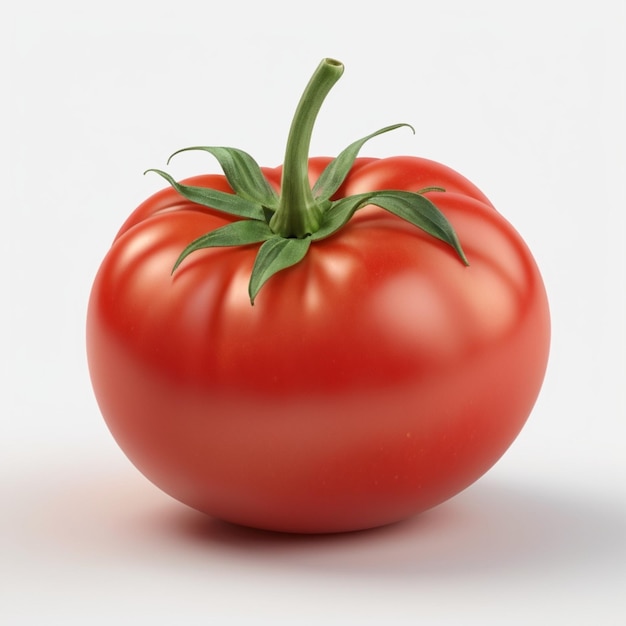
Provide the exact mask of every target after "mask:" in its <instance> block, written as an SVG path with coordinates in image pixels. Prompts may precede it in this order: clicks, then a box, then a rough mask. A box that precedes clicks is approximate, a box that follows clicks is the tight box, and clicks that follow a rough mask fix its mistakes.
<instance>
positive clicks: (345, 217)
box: [311, 193, 372, 241]
mask: <svg viewBox="0 0 626 626" xmlns="http://www.w3.org/2000/svg"><path fill="white" fill-rule="evenodd" d="M371 196H372V194H371V193H362V194H358V195H355V196H348V197H347V198H342V199H341V200H337V201H336V202H333V203H332V205H331V207H330V208H329V209H328V210H327V211H326V212H325V213H323V214H322V223H321V225H320V227H319V229H318V230H317V231H316V232H314V233H313V234H312V235H311V239H313V241H319V240H320V239H326V237H330V236H331V235H333V234H334V233H336V232H337V231H338V230H340V229H341V228H343V227H344V226H345V225H346V224H347V223H348V222H349V221H350V218H351V217H352V216H353V215H354V214H355V212H356V211H357V210H358V209H360V208H361V207H362V206H363V205H365V204H367V203H368V200H369V198H370V197H371Z"/></svg>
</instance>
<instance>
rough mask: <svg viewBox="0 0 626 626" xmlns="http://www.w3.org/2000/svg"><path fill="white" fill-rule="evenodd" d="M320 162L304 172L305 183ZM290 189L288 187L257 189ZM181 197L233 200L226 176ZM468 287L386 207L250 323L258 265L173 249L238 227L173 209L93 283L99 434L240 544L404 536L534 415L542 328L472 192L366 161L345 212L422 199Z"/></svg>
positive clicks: (532, 297) (128, 230)
mask: <svg viewBox="0 0 626 626" xmlns="http://www.w3.org/2000/svg"><path fill="white" fill-rule="evenodd" d="M327 161H328V160H327V159H312V160H311V162H310V163H311V179H312V180H314V179H315V178H316V176H317V175H318V174H319V172H320V171H321V169H322V168H323V165H324V164H325V163H326V162H327ZM264 172H265V174H266V176H267V177H268V179H270V181H272V182H273V183H274V184H275V185H276V186H277V187H278V186H279V181H280V169H264ZM187 183H188V184H195V185H206V186H211V187H214V188H218V189H222V190H228V186H227V184H226V182H225V180H224V178H223V177H222V176H218V175H208V176H200V177H196V178H194V179H189V180H188V181H187ZM432 185H437V186H442V187H444V188H445V189H446V192H445V193H439V192H432V193H430V194H429V197H431V199H432V200H433V201H435V202H436V204H437V206H438V207H439V208H440V209H441V210H442V212H443V213H444V214H445V215H446V216H447V218H448V219H449V220H450V222H451V223H452V224H453V226H454V228H455V229H456V231H457V233H458V236H459V239H460V240H461V243H462V245H463V248H464V250H465V253H466V255H467V258H468V260H469V263H470V266H469V267H465V266H464V265H463V264H462V263H461V262H460V261H459V259H458V257H457V256H456V254H455V252H454V251H453V250H452V249H451V248H449V247H448V246H446V245H445V244H443V243H441V242H439V241H437V240H435V239H433V238H432V237H429V236H427V235H425V234H423V233H422V232H421V231H419V230H417V229H416V228H415V227H414V226H412V225H410V224H408V223H406V222H404V221H402V220H401V219H399V218H397V217H395V216H393V215H391V214H389V213H387V212H385V211H383V210H381V209H378V208H375V207H367V208H365V209H362V210H360V211H359V212H358V213H357V215H356V216H355V217H354V218H353V219H352V220H351V221H350V223H349V224H348V225H347V226H346V227H345V228H344V229H342V230H341V231H340V232H339V233H337V234H336V235H334V236H332V237H330V238H328V239H325V240H322V241H319V242H315V243H314V244H313V245H312V246H311V249H310V252H309V253H308V255H307V257H306V258H305V259H304V261H302V262H301V263H300V264H298V265H296V266H294V267H293V268H290V269H289V270H286V271H283V272H280V273H279V274H277V275H276V276H274V277H272V278H271V279H270V280H269V281H268V283H267V284H266V285H265V286H264V287H263V288H262V290H261V292H260V293H259V295H258V297H257V299H256V300H255V305H254V306H251V305H250V301H249V299H248V294H247V283H248V280H249V276H250V270H251V267H252V263H253V260H254V257H255V254H256V251H257V249H258V246H257V245H253V246H246V247H241V248H221V249H207V250H201V251H197V252H194V253H193V254H192V255H190V256H189V257H188V258H187V259H185V261H184V262H183V264H182V265H181V266H180V268H179V269H178V270H177V271H176V272H175V273H174V274H173V275H171V268H172V266H173V264H174V262H175V261H176V259H177V257H178V255H179V254H180V252H181V251H182V249H183V248H184V247H185V246H186V245H187V244H188V243H189V242H190V241H192V240H193V239H195V238H196V237H198V236H199V235H201V234H203V233H205V232H207V231H210V230H212V229H215V228H216V227H218V226H220V225H222V224H224V223H226V222H227V221H228V219H229V218H227V217H224V216H222V215H218V214H217V213H213V212H212V211H211V210H209V209H205V208H203V207H200V206H198V205H194V204H192V203H190V202H188V201H186V200H184V199H183V198H182V197H180V196H179V195H178V194H177V193H176V192H175V191H173V190H171V189H166V190H164V191H161V192H159V193H157V194H155V196H153V197H152V198H150V199H148V200H147V201H146V202H145V203H144V204H142V205H141V206H140V207H139V208H138V209H137V210H136V211H135V212H134V213H133V214H132V215H131V216H130V217H129V219H128V220H127V222H126V223H125V224H124V226H123V227H122V229H121V230H120V233H119V234H118V236H117V237H116V239H115V241H114V243H113V245H112V247H111V249H110V251H109V252H108V254H107V256H106V258H105V259H104V261H103V263H102V266H101V268H100V270H99V272H98V274H97V277H96V279H95V282H94V286H93V291H92V295H91V299H90V303H89V311H88V320H87V348H88V358H89V367H90V372H91V378H92V381H93V386H94V390H95V394H96V397H97V400H98V403H99V406H100V408H101V411H102V414H103V416H104V418H105V420H106V422H107V424H108V426H109V428H110V430H111V432H112V434H113V436H114V437H115V439H116V440H117V442H118V443H119V445H120V446H121V448H122V449H123V450H124V452H125V453H126V454H127V455H128V457H129V458H130V459H131V461H132V462H133V463H134V464H135V465H136V466H137V468H138V469H139V470H140V471H141V472H143V473H144V474H145V476H146V477H147V478H149V479H150V480H151V481H152V482H154V483H155V484H156V485H157V486H159V487H160V488H161V489H163V490H164V491H165V492H167V493H169V494H170V495H172V496H173V497H175V498H177V499H179V500H180V501H182V502H184V503H186V504H188V505H189V506H192V507H194V508H196V509H199V510H201V511H204V512H206V513H208V514H210V515H213V516H216V517H219V518H222V519H224V520H228V521H231V522H235V523H239V524H244V525H250V526H255V527H259V528H266V529H271V530H280V531H289V532H336V531H347V530H357V529H363V528H369V527H374V526H378V525H382V524H387V523H391V522H394V521H398V520H400V519H402V518H405V517H407V516H410V515H413V514H415V513H418V512H420V511H423V510H425V509H427V508H430V507H432V506H435V505H437V504H439V503H440V502H442V501H444V500H446V499H448V498H449V497H451V496H453V495H455V494H456V493H458V492H459V491H461V490H462V489H464V488H465V487H467V486H468V485H469V484H471V483H472V482H474V481H475V480H476V479H478V478H479V477H480V476H481V475H482V474H483V473H484V472H486V471H487V470H488V469H489V468H490V467H491V466H492V465H493V464H494V463H495V462H496V461H497V460H498V459H499V458H500V456H501V455H502V454H503V453H504V451H505V450H506V449H507V448H508V446H509V445H510V444H511V442H512V441H513V440H514V439H515V437H516V436H517V434H518V433H519V431H520V429H521V428H522V426H523V425H524V423H525V421H526V419H527V417H528V415H529V413H530V411H531V409H532V407H533V405H534V402H535V400H536V398H537V395H538V393H539V389H540V387H541V383H542V380H543V376H544V372H545V368H546V363H547V358H548V349H549V340H550V337H549V336H550V320H549V311H548V303H547V299H546V294H545V290H544V286H543V283H542V280H541V276H540V274H539V271H538V269H537V267H536V264H535V262H534V260H533V258H532V256H531V254H530V252H529V250H528V248H527V247H526V245H525V243H524V242H523V240H522V239H521V237H520V236H519V235H518V233H517V232H516V231H515V230H514V229H513V227H512V226H511V225H510V224H509V223H508V222H507V221H506V220H505V219H504V218H503V217H502V215H501V214H500V213H498V212H497V211H496V210H495V209H494V208H493V207H492V206H491V204H490V203H489V201H488V200H487V198H486V197H485V196H484V195H483V194H482V192H480V191H479V190H478V189H476V187H475V186H474V185H472V184H471V183H470V182H469V181H467V180H466V179H464V178H463V177H461V176H460V175H458V174H456V173H455V172H453V171H452V170H449V169H448V168H446V167H444V166H442V165H440V164H437V163H433V162H432V161H426V160H424V159H418V158H414V157H394V158H389V159H381V160H377V159H358V160H357V162H356V163H355V166H354V168H353V170H352V172H351V174H350V175H349V176H348V178H347V180H346V182H345V183H344V185H343V187H342V189H340V191H339V195H343V194H345V195H350V194H354V193H360V192H364V191H370V190H373V189H408V190H413V191H417V190H419V189H422V188H424V187H428V186H432Z"/></svg>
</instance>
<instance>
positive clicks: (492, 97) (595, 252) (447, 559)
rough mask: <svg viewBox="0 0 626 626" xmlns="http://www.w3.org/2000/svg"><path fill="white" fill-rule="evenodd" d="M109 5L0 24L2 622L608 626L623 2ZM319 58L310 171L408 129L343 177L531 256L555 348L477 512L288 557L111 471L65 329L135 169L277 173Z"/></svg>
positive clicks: (63, 8)
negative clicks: (425, 200)
mask: <svg viewBox="0 0 626 626" xmlns="http://www.w3.org/2000/svg"><path fill="white" fill-rule="evenodd" d="M102 6H103V7H106V9H104V8H103V9H101V10H100V11H98V10H97V9H96V10H94V9H93V8H92V7H93V5H92V4H91V3H81V2H77V1H76V2H70V1H69V0H59V1H58V2H54V3H47V2H44V1H43V0H33V1H32V2H24V3H20V4H19V5H18V4H17V3H15V4H14V5H13V6H12V7H11V8H9V9H8V10H7V9H5V10H4V11H3V24H2V26H1V28H2V33H0V34H2V38H1V40H2V50H1V52H2V55H0V56H1V57H2V64H1V65H0V68H1V69H2V72H3V74H8V76H7V77H6V78H3V81H2V82H3V85H5V86H6V87H7V89H6V91H7V93H8V98H7V97H3V99H2V104H1V105H0V106H2V107H7V110H6V111H5V110H4V109H3V110H2V111H1V113H2V116H1V119H2V127H1V128H2V133H3V136H2V137H3V139H2V145H3V146H4V148H3V149H2V151H1V153H2V154H1V156H0V158H1V159H2V162H1V165H2V170H1V171H2V175H3V188H4V200H3V202H2V209H1V211H2V213H1V215H2V222H1V223H2V233H3V235H4V237H3V245H2V247H1V250H2V251H1V254H2V258H1V260H2V263H3V265H2V268H3V269H2V271H3V283H4V290H3V291H4V292H5V297H4V298H3V304H2V307H1V308H0V316H1V319H0V329H1V330H0V333H1V334H0V339H1V340H2V349H1V354H2V371H1V374H2V396H1V400H0V401H1V404H0V410H1V422H0V428H1V431H0V470H1V474H0V506H1V507H2V510H1V515H0V550H1V552H0V622H1V623H3V624H4V623H6V624H10V625H17V624H64V625H65V624H112V623H118V624H131V623H132V624H144V623H145V624H173V623H180V624H196V623H197V624H266V623H267V624H350V623H354V624H383V623H384V624H409V623H411V624H416V623H424V624H429V625H434V626H436V625H439V624H463V625H466V624H469V625H473V624H477V625H478V624H480V625H481V626H484V625H489V624H494V625H495V624H498V625H508V624H520V625H521V624H524V625H526V624H531V623H532V624H538V625H543V624H547V625H548V624H555V623H563V624H565V623H567V624H569V625H578V624H580V625H583V624H584V625H586V624H594V625H597V626H605V625H606V626H612V625H615V626H618V625H622V624H624V623H626V600H625V596H624V593H623V591H624V589H625V588H626V488H625V487H624V484H625V483H624V478H623V477H624V475H625V470H626V461H625V458H624V457H625V456H626V455H625V454H624V434H625V429H624V424H625V419H626V405H625V402H624V382H625V374H626V356H625V352H626V347H625V334H624V320H625V319H626V316H625V313H626V310H625V309H626V307H625V301H624V295H625V269H626V267H625V253H624V245H623V239H624V230H625V227H626V218H625V215H626V202H625V200H626V193H625V188H626V185H625V184H624V172H625V171H626V169H625V166H626V153H625V148H624V146H625V145H626V141H625V140H626V136H625V132H624V111H625V110H626V108H625V105H626V98H625V86H624V76H625V72H624V64H623V61H622V59H623V58H624V54H623V53H624V47H625V46H624V39H625V37H624V35H625V32H624V31H625V28H626V19H625V15H624V4H623V3H622V2H620V1H619V0H616V1H615V2H610V1H608V0H599V1H596V2H593V3H582V2H565V1H562V2H561V1H551V0H546V1H543V2H533V1H530V2H526V3H523V9H521V8H520V9H513V8H511V6H512V5H510V4H508V3H501V2H496V1H492V2H487V1H475V2H465V1H463V0H457V1H448V2H428V3H425V2H418V3H414V4H407V3H404V2H399V1H398V0H388V1H386V2H384V3H380V5H371V6H372V7H373V8H372V9H371V11H370V10H368V9H367V8H366V5H363V6H360V7H359V8H357V9H354V8H345V9H344V8H343V7H344V4H342V3H340V2H336V1H335V2H327V1H326V0H319V1H316V2H314V3H312V4H310V5H309V6H304V5H303V8H301V5H298V4H291V5H290V4H288V3H283V2H278V1H276V0H267V2H251V1H250V2H233V3H226V2H215V3H210V2H185V1H183V2H180V3H175V4H173V3H167V4H166V3H164V2H160V1H152V2H147V1H146V2H132V1H129V2H124V3H118V4H115V3H113V4H110V3H106V4H103V5H102ZM345 6H347V7H353V6H356V5H354V4H353V3H346V5H345ZM367 6H370V5H367ZM521 6H522V5H520V7H521ZM408 7H414V8H412V9H411V10H409V8H408ZM298 29H301V30H300V31H299V30H298ZM324 56H334V57H336V58H338V59H340V60H342V61H343V62H344V63H345V65H346V73H345V75H344V77H343V78H342V79H341V81H340V82H339V84H338V85H337V86H336V87H335V89H334V90H333V93H332V94H331V96H330V97H329V98H328V101H327V102H326V104H325V107H324V109H323V111H322V114H321V115H320V118H319V122H318V125H317V128H316V131H315V136H314V140H313V147H312V152H313V153H316V154H336V153H337V152H338V150H340V149H341V148H343V147H344V146H345V145H347V144H348V143H349V142H350V141H352V140H354V139H356V138H358V137H361V136H363V135H365V134H367V133H369V132H371V131H372V130H375V129H377V128H379V127H381V126H384V125H386V124H391V123H394V122H399V121H404V122H409V123H411V124H413V125H414V126H415V127H416V131H417V134H416V136H412V135H411V134H410V133H409V132H402V131H398V132H396V133H394V134H392V135H388V136H385V137H381V138H378V139H376V140H374V141H372V142H371V144H370V145H368V146H367V147H366V149H364V151H363V153H364V154H371V155H374V156H386V155H388V154H398V153H408V154H419V155H422V156H427V157H430V158H434V159H437V160H440V161H443V162H445V163H447V164H448V165H450V166H452V167H454V168H456V169H458V170H459V171H460V172H462V173H463V174H465V175H466V176H468V177H469V178H471V179H472V180H474V181H475V182H476V183H477V184H478V185H479V186H480V187H481V188H483V190H484V191H485V192H486V193H487V194H488V195H489V196H490V197H491V199H492V200H493V201H494V203H495V204H496V206H497V207H498V208H499V210H500V211H501V212H502V213H504V214H505V215H506V216H507V218H508V219H509V220H510V221H511V222H512V223H513V224H514V225H515V226H516V227H517V229H518V230H519V231H520V232H521V233H522V235H523V236H524V237H525V239H526V240H527V242H528V243H529V245H530V246H531V248H532V250H533V252H534V254H535V256H536V258H537V261H538V263H539V265H540V267H541V269H542V271H543V274H544V278H545V281H546V285H547V288H548V291H549V295H550V300H551V306H552V315H553V327H554V330H553V332H554V338H553V347H552V356H551V361H550V367H549V371H548V376H547V379H546V383H545V386H544V389H543V392H542V395H541V396H540V399H539V401H538V403H537V406H536V408H535V411H534V412H533V415H532V416H531V418H530V421H529V423H528V425H527V427H526V428H525V430H524V431H523V433H522V434H521V435H520V437H519V438H518V440H517V441H516V442H515V444H514V445H513V447H512V448H511V449H510V450H509V452H508V453H507V455H506V456H505V457H504V458H503V459H502V460H501V461H500V462H499V463H498V464H497V465H496V466H495V467H494V468H493V469H492V470H491V472H489V473H488V474H487V476H485V477H484V478H483V479H482V480H481V481H479V482H478V483H477V484H476V485H474V486H473V487H472V488H470V489H468V490H467V491H466V492H464V493H463V494H461V495H460V496H458V497H457V498H455V499H453V500H452V501H450V502H448V503H446V504H445V505H442V506H441V507H439V508H437V509H435V510H433V511H431V512H429V513H427V514H425V515H423V516H422V517H420V518H418V519H415V520H410V521H409V522H407V523H405V524H401V525H398V526H394V527H390V528H387V529H381V530H378V531H374V532H370V533H359V534H354V535H345V536H341V537H326V538H293V537H291V538H290V537H281V536H274V535H268V534H264V533H256V532H252V531H245V530H241V529H236V528H230V527H226V526H223V525H220V524H217V523H213V522H211V521H210V520H207V519H206V518H203V517H202V516H199V515H196V514H195V513H194V512H193V511H189V510H188V509H185V508H184V507H182V506H181V505H178V504H177V503H176V502H173V501H171V500H170V499H169V498H167V497H166V496H164V495H163V494H161V493H160V492H159V491H158V490H156V489H155V488H154V487H152V486H151V485H150V484H149V483H147V481H145V480H144V479H143V477H141V476H140V475H139V474H138V473H137V472H136V471H135V470H134V469H133V468H132V467H131V466H130V464H129V463H128V462H127V461H126V459H125V458H124V457H123V456H122V454H121V452H120V451H119V450H118V449H117V448H116V446H115V444H114V443H113V441H112V440H111V438H110V436H109V434H108V432H107V430H106V428H105V427H104V425H103V423H102V420H101V418H100V416H99V414H98V410H97V407H96V405H95V402H94V400H93V396H92V394H91V390H90V387H89V381H88V376H87V371H86V364H85V357H84V316H85V308H86V301H87V297H88V292H89V288H90V285H91V281H92V279H93V276H94V274H95V271H96V269H97V267H98V264H99V262H100V260H101V259H102V257H103V255H104V253H105V251H106V249H107V247H108V245H109V243H110V241H111V239H112V237H113V236H114V234H115V232H116V230H117V228H118V227H119V226H120V225H121V223H122V221H123V220H124V218H125V217H126V215H127V214H128V213H129V212H130V211H131V210H132V209H133V208H134V207H135V206H136V205H137V204H138V203H139V202H140V201H141V200H142V199H143V198H144V197H146V196H147V195H149V194H151V193H152V192H154V191H155V190H157V189H158V188H160V187H161V186H162V184H161V181H160V180H157V179H156V177H149V176H146V177H143V176H142V172H143V170H144V169H146V168H148V167H161V166H163V165H164V163H165V160H166V158H167V156H168V155H169V154H170V153H171V152H173V151H174V150H175V149H177V148H180V147H183V146H186V145H192V144H197V143H205V144H208V145H210V144H214V145H219V144H226V145H233V146H237V147H240V148H243V149H245V150H247V151H249V152H251V153H252V154H253V155H254V156H255V157H256V158H257V160H258V161H259V162H260V163H262V164H265V165H274V164H278V163H279V162H280V161H281V160H282V156H283V150H284V141H285V137H286V133H287V129H288V124H289V121H290V119H291V115H292V113H293V109H294V107H295V104H296V102H297V99H298V97H299V96H300V93H301V90H302V88H303V87H304V84H305V82H306V81H307V80H308V78H309V76H310V74H311V72H312V71H313V69H314V68H315V66H316V65H317V63H318V62H319V60H320V59H321V58H322V57H324ZM5 135H6V136H7V137H8V139H5ZM7 145H8V148H7V147H6V146H7ZM170 169H171V171H173V173H174V174H175V175H176V176H184V175H191V174H194V173H199V172H202V171H217V170H216V168H215V163H214V162H213V161H211V159H210V157H209V156H208V155H204V156H200V155H186V156H184V157H183V156H181V157H180V159H179V160H178V161H176V162H175V163H174V164H173V165H172V167H171V168H170ZM7 286H8V293H7V292H6V289H7Z"/></svg>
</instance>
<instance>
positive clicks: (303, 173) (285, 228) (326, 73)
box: [270, 59, 343, 239]
mask: <svg viewBox="0 0 626 626" xmlns="http://www.w3.org/2000/svg"><path fill="white" fill-rule="evenodd" d="M342 74H343V64H342V63H340V62H339V61H335V60H334V59H324V60H323V61H322V62H321V63H320V64H319V66H318V68H317V69H316V70H315V73H314V74H313V76H312V77H311V80H310V81H309V84H308V85H307V86H306V88H305V90H304V93H303V94H302V97H301V98H300V102H299V103H298V108H297V109H296V113H295V115H294V118H293V121H292V123H291V129H290V130H289V136H288V138H287V149H286V151H285V161H284V164H283V175H282V183H281V193H280V202H279V205H278V208H277V209H276V212H275V213H274V215H273V216H272V219H271V220H270V228H271V229H272V231H273V232H274V233H276V234H277V235H281V236H282V237H296V238H298V239H302V238H304V237H306V236H307V235H311V234H312V233H314V232H316V231H317V230H318V228H319V227H320V220H321V209H320V207H319V206H318V205H317V203H316V202H315V199H314V198H313V193H312V191H311V185H310V184H309V163H308V161H309V148H310V145H311V135H312V133H313V126H314V124H315V120H316V118H317V114H318V113H319V110H320V108H321V106H322V103H323V102H324V100H325V98H326V96H327V95H328V93H329V92H330V90H331V89H332V87H333V86H334V85H335V83H336V82H337V81H338V80H339V78H340V77H341V75H342Z"/></svg>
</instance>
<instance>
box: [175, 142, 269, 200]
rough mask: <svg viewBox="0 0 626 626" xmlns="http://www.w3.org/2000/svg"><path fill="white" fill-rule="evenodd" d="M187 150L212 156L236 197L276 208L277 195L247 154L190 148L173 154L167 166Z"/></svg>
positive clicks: (233, 150) (234, 149) (206, 147)
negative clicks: (200, 151)
mask: <svg viewBox="0 0 626 626" xmlns="http://www.w3.org/2000/svg"><path fill="white" fill-rule="evenodd" d="M189 150H203V151H204V152H208V153H210V154H212V155H213V156H214V157H215V158H216V159H217V160H218V161H219V164H220V166H221V168H222V170H223V171H224V175H225V176H226V180H228V183H229V184H230V186H231V187H232V188H233V191H234V192H235V193H236V194H237V195H239V196H241V197H242V198H245V199H246V200H250V201H252V202H256V203H259V204H261V205H263V206H265V207H268V208H270V209H276V207H277V206H278V194H277V193H276V191H275V190H274V188H273V187H272V186H271V185H270V184H269V182H268V180H267V178H265V175H264V174H263V172H262V170H261V168H260V167H259V164H258V163H257V162H256V161H255V160H254V158H253V157H252V156H250V155H249V154H248V153H247V152H244V151H243V150H239V149H238V148H225V147H220V146H192V147H190V148H183V149H182V150H177V151H176V152H174V154H172V156H170V158H169V159H168V161H167V162H168V164H169V162H170V160H171V159H172V158H173V157H174V156H176V155H177V154H180V153H181V152H187V151H189Z"/></svg>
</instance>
